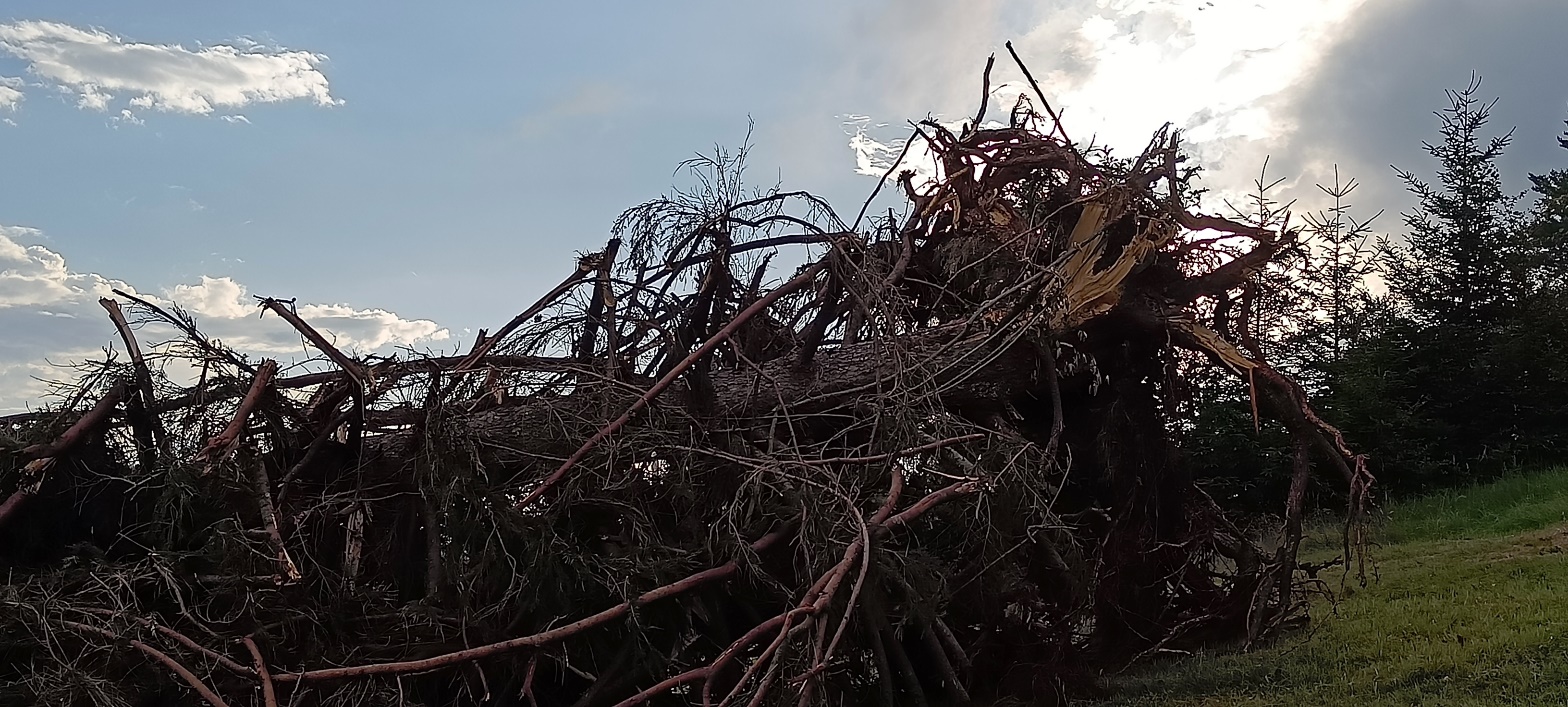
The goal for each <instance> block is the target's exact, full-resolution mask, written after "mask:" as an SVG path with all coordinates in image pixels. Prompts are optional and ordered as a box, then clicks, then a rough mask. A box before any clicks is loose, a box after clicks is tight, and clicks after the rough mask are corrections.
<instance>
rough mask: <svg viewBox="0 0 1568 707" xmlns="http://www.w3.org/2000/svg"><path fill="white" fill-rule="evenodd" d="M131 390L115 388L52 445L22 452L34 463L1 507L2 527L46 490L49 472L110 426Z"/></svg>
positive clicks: (126, 387)
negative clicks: (43, 488)
mask: <svg viewBox="0 0 1568 707" xmlns="http://www.w3.org/2000/svg"><path fill="white" fill-rule="evenodd" d="M130 390H131V388H130V385H129V384H127V383H120V384H117V385H115V386H114V387H112V388H110V389H109V392H107V393H105V394H104V396H103V397H102V398H99V400H98V404H97V405H94V406H93V409H91V410H88V411H87V414H85V415H82V416H81V418H79V419H78V420H77V421H76V423H75V424H73V425H71V426H70V427H69V428H68V429H66V431H65V432H64V433H62V434H61V435H60V437H59V439H56V440H55V441H54V443H53V444H48V445H44V444H35V445H32V446H29V447H27V448H26V449H23V450H22V456H23V458H25V459H29V460H31V461H29V462H28V463H27V466H25V467H23V469H22V475H21V476H22V478H21V482H20V483H18V484H17V488H16V491H14V492H12V493H11V495H10V496H9V497H7V498H6V500H5V502H4V503H0V525H4V524H5V522H6V520H7V519H9V518H10V517H11V515H12V514H14V513H16V511H17V509H19V508H21V507H22V504H23V503H24V502H26V501H27V499H28V498H30V497H32V496H33V495H34V494H36V493H38V490H39V489H40V488H42V487H43V483H44V479H45V478H46V477H47V476H48V475H49V470H50V469H53V468H54V465H55V464H56V463H58V461H59V458H60V457H61V456H63V455H65V454H66V453H67V452H69V451H71V450H72V449H73V448H75V447H76V446H77V445H79V444H81V443H82V442H83V440H85V439H86V438H87V437H88V436H89V435H91V434H92V433H93V431H95V430H97V429H98V428H99V427H101V426H102V425H103V424H104V423H106V422H108V420H109V416H110V415H111V414H113V413H114V408H115V406H117V405H119V404H120V402H121V401H122V400H125V398H126V396H127V395H129V394H130Z"/></svg>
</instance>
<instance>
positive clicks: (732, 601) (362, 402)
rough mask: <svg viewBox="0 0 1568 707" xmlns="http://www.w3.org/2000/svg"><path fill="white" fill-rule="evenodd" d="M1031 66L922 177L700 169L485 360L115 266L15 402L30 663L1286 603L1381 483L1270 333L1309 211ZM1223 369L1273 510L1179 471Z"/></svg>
mask: <svg viewBox="0 0 1568 707" xmlns="http://www.w3.org/2000/svg"><path fill="white" fill-rule="evenodd" d="M989 74H990V69H989V66H988V68H987V74H986V82H987V86H989ZM1031 83H1032V81H1031ZM1035 92H1036V96H1037V97H1038V100H1039V106H1040V107H1041V108H1043V109H1044V111H1043V113H1036V112H1035V111H1034V110H1033V109H1032V107H1031V106H1032V103H1031V102H1029V101H1027V100H1024V99H1021V101H1020V105H1019V106H1017V107H1015V108H1014V110H1013V111H1012V115H1011V120H1010V121H1009V123H1008V124H1007V125H1005V126H1004V125H999V124H997V123H987V122H986V121H985V112H986V106H985V101H984V100H982V103H981V106H980V110H979V112H978V113H977V114H976V116H975V117H974V119H973V120H972V121H970V122H968V123H967V124H965V126H964V127H962V128H961V129H959V130H958V131H956V132H954V131H951V130H949V129H947V128H945V127H943V126H942V125H940V124H937V123H934V122H926V123H922V124H921V125H919V126H918V127H917V128H916V135H915V136H913V137H912V139H915V140H923V141H925V142H926V143H927V144H928V145H929V147H930V149H931V151H932V153H933V155H934V159H935V162H936V165H937V170H936V175H937V176H936V177H935V178H934V179H932V180H931V181H929V182H928V183H927V182H924V181H917V180H916V178H915V176H914V175H913V174H911V173H909V172H903V173H900V174H896V175H895V174H891V173H890V174H889V175H887V177H885V178H884V180H883V184H884V185H896V186H895V188H899V187H901V188H902V189H903V191H904V192H905V195H906V196H907V198H908V201H909V204H908V206H907V209H906V212H905V214H903V215H901V216H895V215H894V214H893V213H889V214H888V215H887V216H886V218H885V219H884V218H872V219H870V220H866V219H864V218H863V216H864V214H865V209H862V217H857V218H856V219H855V222H854V223H845V222H844V221H842V220H841V219H840V218H839V217H838V216H837V215H836V214H835V212H834V211H833V210H832V209H831V208H829V207H828V205H827V204H825V203H823V202H822V201H820V200H819V199H817V198H815V197H813V196H811V195H810V194H807V193H803V192H783V191H777V190H773V191H762V192H745V191H743V188H742V187H741V185H740V183H739V179H738V175H737V170H736V169H735V165H734V164H733V163H731V162H730V161H727V160H725V159H717V160H711V161H709V162H707V163H704V164H702V165H699V167H700V168H701V169H699V170H698V171H699V172H700V173H701V174H702V175H705V178H704V179H702V180H700V181H699V187H698V188H696V189H693V190H690V191H685V192H676V193H674V194H673V195H672V196H669V197H666V198H661V199H658V200H655V201H652V202H649V203H647V204H644V205H642V206H639V207H637V208H635V209H633V210H631V211H629V212H627V213H626V214H625V215H624V216H623V217H622V218H621V219H620V220H619V221H618V222H617V223H616V224H615V227H614V233H615V236H616V237H615V238H614V239H612V240H610V241H609V243H608V245H607V246H606V247H605V249H604V250H603V251H602V252H597V253H593V254H589V255H584V256H582V257H581V258H580V259H579V260H578V261H577V263H576V266H575V268H573V269H572V270H571V271H570V273H569V275H568V276H567V277H566V278H565V280H564V281H563V282H561V283H560V285H559V286H557V287H555V288H554V289H552V290H551V291H550V292H549V293H548V294H546V295H545V296H544V298H543V299H541V300H539V301H538V302H537V303H536V304H534V305H533V306H531V307H529V308H528V309H527V310H526V311H524V312H522V313H521V314H519V315H518V316H517V317H516V318H515V319H513V320H512V321H511V322H508V323H507V324H506V325H505V326H503V327H501V328H500V329H498V330H497V331H496V332H495V333H494V334H486V333H484V332H481V333H480V336H479V338H478V341H477V342H476V343H475V344H474V345H473V347H472V349H471V350H470V351H469V352H468V353H467V354H466V355H462V356H451V357H433V356H417V355H412V354H410V355H407V356H404V357H401V358H398V359H386V358H369V357H359V358H355V357H350V356H348V355H346V354H344V353H343V352H341V351H339V350H337V349H336V348H334V346H333V345H332V343H331V342H330V341H329V339H328V338H327V337H325V336H323V335H322V334H320V333H318V332H317V331H316V330H315V329H314V328H312V326H311V324H310V322H307V321H303V320H302V319H301V318H300V317H299V316H298V315H297V313H296V312H295V311H294V310H293V309H292V307H291V306H290V305H289V303H288V302H286V301H280V300H275V299H266V300H263V301H262V302H261V303H260V304H261V306H262V307H263V308H264V309H266V310H267V311H268V312H270V313H273V314H276V315H277V316H280V317H282V318H284V319H286V320H287V321H288V322H289V323H290V324H291V325H293V326H294V327H295V328H296V329H298V331H299V332H300V333H301V335H302V336H303V337H304V338H305V339H306V340H307V341H309V342H310V343H311V344H312V345H313V346H314V347H315V348H316V349H318V350H319V351H320V352H321V353H322V356H323V358H322V359H321V361H322V366H320V367H318V368H317V369H316V370H314V372H309V373H304V374H294V375H282V374H280V373H279V371H278V367H277V365H276V363H274V362H272V361H267V360H263V361H259V362H256V361H253V360H251V359H249V358H247V357H245V356H243V355H241V354H239V353H236V352H234V351H232V350H230V349H228V348H226V347H224V346H223V345H222V343H221V342H218V341H214V340H210V339H208V338H206V337H205V336H203V335H202V333H201V332H200V330H199V329H198V328H197V327H196V325H195V322H194V321H192V320H191V319H190V318H189V317H188V316H186V315H185V314H184V313H182V312H180V311H179V310H177V309H172V308H161V307H159V306H158V304H157V303H155V302H152V301H147V300H144V299H141V298H138V297H136V296H134V295H130V294H127V293H119V299H105V300H104V305H105V308H106V309H108V311H109V314H110V320H111V321H112V323H113V324H114V325H115V326H116V328H117V330H118V333H119V336H120V339H121V341H122V342H123V346H124V348H125V349H126V352H127V354H128V355H127V356H126V357H125V360H123V361H116V360H113V359H111V360H110V361H107V362H104V363H103V364H101V365H98V366H96V367H93V368H91V370H89V371H88V372H87V373H85V374H84V376H83V378H82V379H81V380H80V381H78V382H76V383H75V384H73V386H72V388H71V391H72V393H71V394H70V395H68V396H67V397H66V399H65V400H64V402H63V403H61V404H59V405H57V406H55V407H52V408H50V409H48V410H45V411H42V412H35V413H29V414H26V415H15V416H12V417H9V418H5V427H4V430H3V432H4V440H3V443H4V445H5V452H4V462H3V466H0V491H3V494H4V495H3V496H0V498H3V499H4V501H3V505H0V563H3V564H4V565H5V567H6V578H7V579H6V583H5V584H4V585H3V587H0V607H3V608H0V701H3V702H5V703H7V704H11V703H19V702H22V701H29V700H36V701H39V702H44V703H50V704H128V703H130V702H131V701H133V700H137V699H149V698H148V697H147V696H149V695H151V696H156V695H164V696H165V697H164V699H167V700H168V701H171V702H178V703H186V702H189V701H192V700H195V699H196V696H197V695H199V696H200V698H201V699H203V700H205V701H206V702H207V703H209V704H211V705H215V706H217V705H225V704H228V705H236V704H264V705H268V706H269V707H270V706H271V705H279V704H294V705H344V704H393V703H398V704H404V703H406V704H428V705H456V704H480V703H485V704H502V705H513V704H516V705H523V704H526V705H562V706H565V705H635V704H642V703H648V704H687V703H690V704H703V705H742V704H746V705H758V704H784V703H790V702H792V703H795V704H800V705H814V704H886V705H904V704H914V705H920V704H931V705H936V704H965V703H971V702H973V703H982V704H988V703H994V702H998V701H1004V702H1005V701H1009V700H1014V701H1026V702H1029V701H1032V702H1037V703H1041V704H1053V703H1060V702H1061V701H1063V700H1065V699H1066V698H1067V697H1069V696H1072V695H1075V694H1082V693H1084V692H1090V691H1093V689H1094V679H1093V676H1094V675H1095V674H1096V672H1097V671H1098V670H1100V669H1104V668H1112V669H1114V668H1116V667H1118V666H1123V665H1126V664H1128V663H1130V662H1131V661H1134V660H1136V659H1138V658H1140V657H1144V656H1148V655H1153V654H1156V653H1160V652H1164V651H1170V650H1180V649H1183V648H1186V647H1192V646H1195V645H1201V644H1205V643H1209V642H1216V641H1245V642H1250V641H1256V640H1259V639H1261V638H1264V637H1266V636H1268V635H1270V634H1272V633H1273V632H1275V631H1277V630H1278V629H1279V628H1280V627H1281V626H1284V625H1287V624H1289V623H1291V622H1293V621H1294V620H1295V619H1296V618H1298V617H1299V616H1300V612H1301V609H1302V605H1303V597H1302V587H1303V582H1304V581H1305V579H1304V575H1303V574H1301V573H1300V572H1298V570H1299V569H1300V568H1299V567H1298V562H1297V558H1296V550H1297V546H1298V542H1299V540H1300V537H1301V515H1302V503H1303V495H1304V493H1305V490H1306V487H1307V484H1308V479H1309V474H1311V473H1313V470H1314V469H1321V470H1324V472H1325V473H1328V474H1329V475H1331V477H1332V478H1334V479H1338V480H1340V481H1339V483H1343V484H1344V485H1345V488H1347V489H1348V494H1349V498H1350V504H1351V510H1352V512H1351V518H1352V520H1354V519H1355V517H1356V515H1357V513H1358V509H1359V508H1360V507H1361V506H1362V503H1363V500H1364V498H1365V494H1366V492H1367V489H1368V486H1369V484H1370V481H1371V479H1370V477H1369V476H1368V475H1367V473H1366V471H1365V467H1364V464H1363V463H1362V462H1361V460H1360V459H1359V458H1358V457H1357V456H1356V455H1354V454H1352V453H1351V452H1350V451H1349V450H1348V449H1347V448H1346V446H1345V444H1344V443H1343V440H1342V439H1340V437H1339V435H1338V433H1337V432H1336V431H1335V430H1334V429H1333V428H1332V427H1330V426H1328V425H1327V424H1325V423H1324V422H1323V421H1322V420H1320V419H1319V418H1318V417H1317V416H1316V415H1315V414H1314V413H1313V411H1312V409H1311V407H1310V406H1309V405H1308V402H1307V400H1306V399H1305V396H1304V394H1303V392H1302V389H1301V388H1300V387H1298V386H1297V385H1295V384H1294V383H1292V382H1291V381H1290V380H1288V379H1287V378H1285V377H1283V376H1281V375H1280V374H1279V373H1277V372H1276V371H1275V370H1274V369H1273V368H1271V367H1270V366H1269V365H1267V363H1265V362H1264V361H1262V360H1260V357H1259V355H1258V354H1257V350H1256V345H1255V343H1252V342H1250V341H1249V334H1248V331H1249V327H1251V326H1255V324H1253V323H1250V322H1249V319H1250V312H1249V306H1250V304H1249V303H1250V302H1252V301H1253V297H1252V295H1253V294H1255V293H1254V289H1255V287H1256V285H1255V281H1256V277H1255V275H1256V274H1257V273H1258V272H1260V271H1261V270H1262V269H1264V268H1267V267H1268V266H1269V263H1270V262H1271V260H1273V259H1274V258H1276V256H1278V254H1280V253H1281V251H1282V249H1284V248H1287V247H1289V246H1291V245H1292V244H1293V243H1294V242H1295V239H1296V238H1297V234H1296V233H1294V232H1291V231H1285V232H1277V231H1274V230H1269V229H1265V228H1259V227H1254V226H1249V225H1246V224H1243V223H1238V222H1235V221H1232V220H1228V219H1225V218H1220V217H1215V216H1205V215H1200V214H1198V213H1196V212H1195V211H1193V210H1192V209H1193V207H1192V202H1193V200H1194V198H1195V197H1194V194H1193V189H1192V188H1191V187H1190V186H1189V182H1190V179H1191V178H1192V173H1193V171H1192V170H1191V169H1189V168H1186V167H1184V166H1183V165H1182V157H1181V154H1180V152H1179V149H1178V142H1177V136H1176V134H1174V133H1173V132H1171V131H1169V130H1162V131H1160V132H1159V133H1158V134H1157V135H1156V136H1155V137H1154V139H1153V140H1152V141H1151V142H1150V144H1149V146H1148V148H1147V149H1146V150H1144V151H1143V153H1142V154H1140V155H1138V156H1137V157H1136V158H1133V159H1118V158H1115V157H1113V156H1111V155H1110V154H1109V153H1108V152H1107V151H1105V150H1102V149H1085V148H1082V147H1080V146H1077V145H1075V143H1073V142H1072V141H1071V140H1069V139H1068V138H1067V136H1066V133H1065V131H1064V130H1063V128H1062V125H1061V123H1060V121H1059V120H1057V119H1056V118H1055V116H1054V114H1052V113H1051V112H1050V110H1049V106H1048V104H1046V103H1045V102H1044V100H1045V99H1044V96H1043V95H1039V94H1038V88H1036V89H1035ZM880 188H881V187H880V186H879V189H880ZM869 203H871V202H870V201H868V204H869ZM863 224H864V225H863ZM781 251H782V252H785V253H786V255H785V258H786V259H790V260H792V261H794V262H800V261H802V260H803V261H804V264H803V265H801V266H799V267H798V269H796V268H790V267H786V268H782V270H783V272H782V273H781V272H780V270H781V269H780V268H777V267H770V266H771V264H772V261H773V258H774V256H775V254H777V253H779V252H781ZM121 300H123V302H122V301H121ZM122 307H125V308H126V309H125V310H122ZM126 310H128V311H129V312H130V315H129V316H127V314H126ZM138 326H140V329H139V331H141V332H142V333H143V334H144V335H145V334H146V333H147V332H149V331H173V332H174V333H175V336H174V338H173V340H171V341H167V342H164V343H163V344H161V345H158V346H154V347H151V348H149V349H147V350H146V352H143V350H142V347H141V345H140V344H139V343H138V341H137V338H136V335H137V332H138ZM174 362H178V363H180V364H181V365H180V366H178V367H176V366H171V365H170V364H171V363H174ZM1198 365H1202V366H1217V367H1221V368H1223V369H1226V370H1229V371H1231V372H1234V373H1235V374H1236V376H1235V379H1234V380H1235V385H1238V386H1245V387H1246V389H1247V390H1248V391H1249V392H1250V395H1251V397H1252V399H1253V400H1254V401H1255V406H1256V410H1257V414H1258V415H1260V416H1261V417H1262V418H1264V419H1266V420H1268V421H1270V422H1271V424H1279V425H1282V426H1283V427H1284V428H1285V429H1286V430H1288V431H1289V434H1290V435H1291V438H1292V439H1293V440H1294V450H1295V451H1294V458H1295V472H1294V473H1295V476H1294V479H1293V483H1292V485H1291V488H1290V493H1289V496H1288V498H1285V499H1281V502H1282V506H1283V509H1282V511H1283V512H1282V517H1283V518H1284V528H1283V530H1282V532H1281V533H1280V535H1281V537H1282V538H1283V541H1282V542H1279V543H1277V549H1270V550H1267V551H1265V550H1264V549H1262V548H1261V547H1260V546H1259V545H1258V544H1257V542H1256V541H1255V538H1253V537H1250V536H1249V535H1248V534H1246V533H1243V532H1242V531H1241V530H1239V529H1238V528H1237V526H1236V524H1235V522H1234V521H1233V520H1232V519H1230V518H1228V517H1227V515H1226V513H1225V512H1224V511H1223V510H1222V509H1221V508H1220V507H1219V506H1218V505H1216V503H1215V502H1214V501H1212V500H1211V499H1210V498H1209V497H1208V496H1207V495H1205V494H1204V493H1203V491H1202V490H1201V489H1200V488H1199V487H1198V486H1196V485H1195V484H1194V482H1193V470H1192V469H1190V468H1188V466H1187V465H1186V463H1185V461H1184V458H1183V454H1182V450H1181V445H1180V438H1181V435H1182V425H1183V422H1184V417H1183V415H1184V413H1183V405H1182V403H1183V401H1184V399H1185V393H1184V391H1185V390H1186V385H1187V383H1185V382H1184V381H1185V378H1184V376H1183V371H1184V370H1187V367H1189V366H1198ZM176 368H178V369H179V370H184V371H194V373H192V374H190V375H191V376H192V378H193V379H194V381H195V382H194V383H193V384H190V383H185V384H182V383H179V382H177V381H176V380H175V379H174V378H172V377H171V376H170V375H167V374H166V372H167V371H171V370H175V369H176ZM1354 530H1355V529H1354V528H1353V527H1350V526H1347V533H1346V538H1347V540H1346V552H1347V557H1348V556H1349V553H1350V552H1351V551H1352V550H1353V549H1354V548H1352V545H1353V544H1354V542H1353V541H1354V536H1355V533H1354V532H1353V531H1354ZM398 700H402V702H396V701H398ZM144 703H146V702H144Z"/></svg>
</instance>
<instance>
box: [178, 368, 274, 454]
mask: <svg viewBox="0 0 1568 707" xmlns="http://www.w3.org/2000/svg"><path fill="white" fill-rule="evenodd" d="M277 372H278V362H277V361H274V360H272V359H270V358H269V359H266V360H264V361H262V362H261V367H260V368H257V369H256V377H255V378H254V379H252V380H251V383H250V390H249V391H248V392H246V393H245V399H244V400H242V401H240V407H239V409H238V410H235V411H234V419H232V420H230V421H229V426H228V427H226V428H224V430H223V431H222V432H220V433H218V435H217V436H215V437H213V438H212V439H210V440H208V441H207V446H205V447H202V449H201V451H200V452H197V453H196V460H197V461H198V462H202V463H205V464H206V471H205V472H203V473H212V470H213V468H214V467H216V466H217V465H218V464H219V463H221V462H223V461H224V460H226V459H228V458H229V456H230V455H231V454H233V453H234V450H236V449H238V448H239V445H240V441H241V439H242V438H243V437H244V435H245V425H246V423H247V421H249V419H250V414H251V413H252V412H254V411H255V410H256V406H257V405H260V404H261V397H262V395H263V394H264V393H265V392H266V391H267V388H268V386H269V385H270V384H271V383H272V377H273V376H274V375H277Z"/></svg>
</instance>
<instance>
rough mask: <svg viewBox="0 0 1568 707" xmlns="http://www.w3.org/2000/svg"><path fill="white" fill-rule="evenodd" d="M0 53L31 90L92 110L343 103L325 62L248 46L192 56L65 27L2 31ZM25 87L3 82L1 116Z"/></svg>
mask: <svg viewBox="0 0 1568 707" xmlns="http://www.w3.org/2000/svg"><path fill="white" fill-rule="evenodd" d="M0 53H5V54H9V55H11V56H13V57H16V58H18V59H21V60H22V61H24V62H26V64H27V71H28V73H29V74H31V76H32V77H33V79H34V80H33V81H31V82H27V83H26V84H25V87H34V88H38V89H43V90H51V91H58V92H61V93H65V94H67V95H70V96H73V97H74V98H75V99H76V104H77V105H78V106H79V107H81V108H83V109H88V110H96V111H110V110H115V111H116V112H120V114H121V115H124V113H123V112H124V111H130V110H143V109H150V110H157V111H164V112H169V113H184V114H190V115H209V114H212V113H214V112H215V111H218V110H234V109H238V108H241V107H244V106H247V105H251V104H255V103H276V102H280V101H293V100H304V101H310V102H312V103H315V104H316V105H322V106H329V105H336V104H338V103H340V102H341V101H339V100H338V99H335V98H333V97H332V94H331V91H330V89H329V87H328V83H327V77H326V75H325V74H323V73H322V72H321V70H320V68H319V66H320V64H321V63H322V62H323V61H325V60H326V57H324V56H322V55H320V54H315V53H312V52H304V51H290V50H281V49H273V48H268V47H263V46H260V45H257V44H251V43H246V44H244V45H243V46H230V45H215V46H210V47H197V48H196V49H187V48H185V47H184V46H181V45H179V44H148V43H142V42H133V41H129V40H126V39H124V38H122V37H119V36H117V35H114V34H110V33H109V32H105V31H103V30H100V29H82V28H78V27H72V26H70V25H66V24H61V23H58V22H43V21H34V20H28V21H21V22H12V23H9V24H0ZM23 89H24V84H23V83H22V82H19V81H16V80H15V79H5V78H0V108H13V109H14V107H15V106H16V104H17V103H18V102H20V101H21V99H22V96H23Z"/></svg>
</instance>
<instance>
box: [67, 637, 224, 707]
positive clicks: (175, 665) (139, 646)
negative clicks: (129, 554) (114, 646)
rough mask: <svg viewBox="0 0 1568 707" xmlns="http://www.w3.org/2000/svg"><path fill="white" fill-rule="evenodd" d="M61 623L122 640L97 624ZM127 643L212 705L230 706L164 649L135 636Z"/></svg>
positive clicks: (215, 706)
mask: <svg viewBox="0 0 1568 707" xmlns="http://www.w3.org/2000/svg"><path fill="white" fill-rule="evenodd" d="M60 623H61V624H62V625H64V626H66V627H68V628H72V629H75V630H77V631H81V632H83V633H91V634H94V635H98V636H103V637H104V638H107V639H109V640H111V641H118V640H121V637H120V636H118V635H116V634H115V633H114V632H113V631H107V630H105V629H101V628H98V627H96V626H88V625H87V624H84V623H78V622H76V621H61V622H60ZM127 643H129V644H130V646H131V647H132V648H135V649H136V650H139V651H141V652H143V653H145V654H147V656H148V657H150V658H152V659H153V660H156V661H158V662H160V663H163V664H164V665H165V666H166V667H168V668H169V670H172V671H174V674H175V675H178V676H180V679H181V680H184V681H185V684H187V685H190V686H191V689H193V690H195V691H196V694H198V695H201V698H202V699H204V700H206V701H207V704H210V705H212V707H229V703H227V702H224V701H223V698H221V697H219V696H218V693H216V692H213V691H212V688H210V687H207V685H206V683H203V682H202V681H201V678H199V677H196V674H195V673H193V672H191V671H190V669H189V668H187V667H185V666H184V665H181V664H180V662H179V661H177V660H175V659H173V658H170V657H169V655H168V654H167V653H164V652H163V651H160V650H158V649H157V648H153V647H152V646H149V645H147V644H145V643H142V642H141V641H138V640H136V639H134V638H132V639H129V640H128V641H127Z"/></svg>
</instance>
